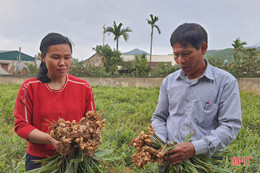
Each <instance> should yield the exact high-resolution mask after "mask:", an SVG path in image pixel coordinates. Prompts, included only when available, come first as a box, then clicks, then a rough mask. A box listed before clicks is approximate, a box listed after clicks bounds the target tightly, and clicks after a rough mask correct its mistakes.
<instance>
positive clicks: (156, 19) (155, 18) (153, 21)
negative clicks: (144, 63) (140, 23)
mask: <svg viewBox="0 0 260 173" xmlns="http://www.w3.org/2000/svg"><path fill="white" fill-rule="evenodd" d="M150 18H151V20H149V19H146V20H147V22H148V24H150V25H151V42H150V67H151V66H152V44H153V29H154V27H155V28H156V29H157V31H158V33H159V34H161V31H160V28H159V27H158V26H157V25H155V23H156V22H157V21H158V20H159V18H158V17H157V16H153V14H150Z"/></svg>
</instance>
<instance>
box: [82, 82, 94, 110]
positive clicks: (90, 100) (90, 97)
mask: <svg viewBox="0 0 260 173" xmlns="http://www.w3.org/2000/svg"><path fill="white" fill-rule="evenodd" d="M88 111H96V108H95V102H94V94H93V91H92V88H91V87H90V86H89V87H88V91H87V94H86V105H85V113H87V112H88Z"/></svg>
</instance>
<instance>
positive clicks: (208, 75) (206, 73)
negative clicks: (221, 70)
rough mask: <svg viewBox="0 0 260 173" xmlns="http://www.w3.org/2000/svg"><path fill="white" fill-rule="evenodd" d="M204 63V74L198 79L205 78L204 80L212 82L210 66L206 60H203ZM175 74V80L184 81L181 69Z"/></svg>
mask: <svg viewBox="0 0 260 173" xmlns="http://www.w3.org/2000/svg"><path fill="white" fill-rule="evenodd" d="M204 61H205V62H206V64H207V67H206V69H205V71H204V73H203V74H202V75H201V76H200V77H199V78H202V77H204V76H205V77H206V78H208V79H210V80H213V81H214V76H213V73H212V66H211V65H210V64H209V63H208V61H207V60H206V59H204ZM177 73H178V74H177V76H176V78H175V79H184V80H185V78H186V76H185V75H184V73H183V71H182V70H181V69H180V70H179V71H177Z"/></svg>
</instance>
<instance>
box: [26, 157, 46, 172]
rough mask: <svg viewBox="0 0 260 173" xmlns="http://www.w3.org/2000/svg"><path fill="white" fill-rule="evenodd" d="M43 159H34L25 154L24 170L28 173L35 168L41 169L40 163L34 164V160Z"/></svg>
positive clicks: (39, 158)
mask: <svg viewBox="0 0 260 173" xmlns="http://www.w3.org/2000/svg"><path fill="white" fill-rule="evenodd" d="M42 159H44V158H42V157H35V156H32V155H30V154H28V153H27V154H26V159H25V170H26V171H29V170H32V169H36V168H40V167H41V163H35V162H34V161H35V160H42Z"/></svg>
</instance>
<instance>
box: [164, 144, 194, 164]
mask: <svg viewBox="0 0 260 173" xmlns="http://www.w3.org/2000/svg"><path fill="white" fill-rule="evenodd" d="M171 145H172V144H171ZM194 155H195V149H194V146H193V144H192V143H178V144H177V147H175V148H173V149H171V150H169V151H167V152H166V153H165V156H164V158H163V159H164V161H168V162H170V164H171V165H176V164H178V163H180V162H182V161H184V160H187V159H189V158H191V157H193V156H194Z"/></svg>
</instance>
